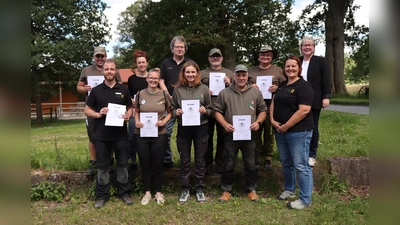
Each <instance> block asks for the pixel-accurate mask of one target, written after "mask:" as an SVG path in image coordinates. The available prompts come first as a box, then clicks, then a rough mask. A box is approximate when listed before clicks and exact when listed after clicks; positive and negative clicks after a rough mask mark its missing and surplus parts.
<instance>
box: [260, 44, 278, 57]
mask: <svg viewBox="0 0 400 225" xmlns="http://www.w3.org/2000/svg"><path fill="white" fill-rule="evenodd" d="M258 52H272V54H273V55H274V56H273V59H275V58H276V57H277V56H278V50H276V49H272V48H271V46H269V45H265V46H262V47H261V48H260V50H258Z"/></svg>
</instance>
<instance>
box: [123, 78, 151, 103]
mask: <svg viewBox="0 0 400 225" xmlns="http://www.w3.org/2000/svg"><path fill="white" fill-rule="evenodd" d="M147 86H148V84H147V81H146V78H145V77H138V76H136V74H133V75H131V76H130V77H129V78H128V88H129V92H130V93H131V98H133V97H134V95H136V93H137V92H138V91H140V90H143V89H145V88H147Z"/></svg>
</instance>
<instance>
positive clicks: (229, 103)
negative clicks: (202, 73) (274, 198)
mask: <svg viewBox="0 0 400 225" xmlns="http://www.w3.org/2000/svg"><path fill="white" fill-rule="evenodd" d="M233 78H234V79H233V83H232V84H231V85H230V86H229V87H228V88H225V89H224V90H222V91H221V92H220V93H219V95H218V97H217V100H216V102H215V104H214V108H213V109H214V113H215V119H216V120H217V121H218V123H219V124H220V125H221V126H222V127H223V128H224V135H225V151H224V156H223V162H224V169H223V172H222V176H221V188H222V190H223V193H222V195H221V197H220V198H219V201H220V202H227V201H229V199H230V198H231V196H232V194H231V193H232V189H233V183H234V175H235V173H234V169H235V163H236V158H237V155H238V152H239V149H240V150H241V152H242V158H243V163H244V167H245V170H246V172H245V179H246V192H247V197H248V198H249V199H250V200H251V201H253V202H256V201H258V196H257V193H256V190H255V189H256V186H257V185H256V178H257V170H256V166H255V160H254V154H255V148H256V143H255V141H254V139H253V138H251V139H250V140H240V141H237V140H233V131H234V130H235V127H234V126H233V116H234V115H249V116H250V117H251V121H250V124H251V125H250V130H251V132H252V136H253V135H254V132H256V131H257V130H258V129H260V124H262V122H263V121H264V120H265V117H266V111H267V106H266V105H265V102H264V99H263V96H262V93H261V91H260V90H258V89H257V88H254V87H253V86H252V84H251V83H250V82H248V69H247V67H246V66H245V65H242V64H239V65H237V66H236V67H235V70H234V76H233Z"/></svg>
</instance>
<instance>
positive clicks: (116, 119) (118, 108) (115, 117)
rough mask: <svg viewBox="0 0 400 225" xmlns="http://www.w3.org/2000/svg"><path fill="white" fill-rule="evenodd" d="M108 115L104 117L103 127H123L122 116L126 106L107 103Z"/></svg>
mask: <svg viewBox="0 0 400 225" xmlns="http://www.w3.org/2000/svg"><path fill="white" fill-rule="evenodd" d="M107 107H108V113H107V115H106V123H105V126H112V127H122V126H124V118H122V115H124V114H125V112H126V105H120V104H114V103H108V106H107Z"/></svg>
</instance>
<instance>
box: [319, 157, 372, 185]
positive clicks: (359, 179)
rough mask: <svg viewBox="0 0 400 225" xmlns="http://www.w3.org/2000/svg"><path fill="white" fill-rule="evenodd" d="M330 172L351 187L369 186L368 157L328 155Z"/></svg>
mask: <svg viewBox="0 0 400 225" xmlns="http://www.w3.org/2000/svg"><path fill="white" fill-rule="evenodd" d="M326 160H327V161H328V163H329V165H330V171H329V172H330V174H336V175H337V179H338V181H343V182H346V183H348V184H349V185H350V187H352V188H359V187H365V186H369V157H339V156H336V157H328V158H327V159H326Z"/></svg>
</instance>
